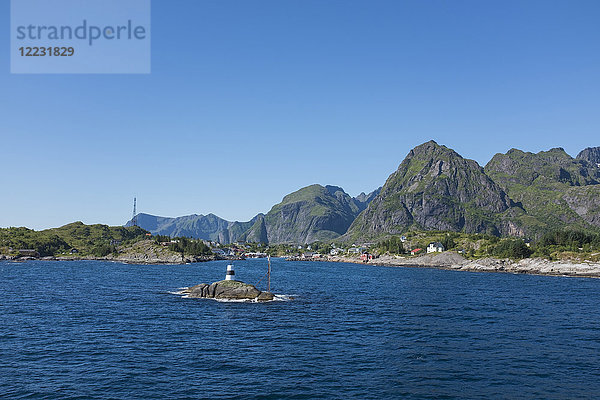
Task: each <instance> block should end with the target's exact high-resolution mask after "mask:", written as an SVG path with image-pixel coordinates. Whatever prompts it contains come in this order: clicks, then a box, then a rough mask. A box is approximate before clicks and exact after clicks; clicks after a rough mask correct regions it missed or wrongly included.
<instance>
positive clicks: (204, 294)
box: [182, 281, 274, 301]
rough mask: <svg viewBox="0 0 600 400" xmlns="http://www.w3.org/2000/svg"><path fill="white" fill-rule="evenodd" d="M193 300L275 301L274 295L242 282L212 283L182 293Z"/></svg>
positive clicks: (202, 284)
mask: <svg viewBox="0 0 600 400" xmlns="http://www.w3.org/2000/svg"><path fill="white" fill-rule="evenodd" d="M182 293H183V294H185V295H187V296H188V297H192V298H208V299H219V300H257V301H269V300H273V299H274V296H273V294H272V293H267V292H261V291H260V290H258V289H257V288H256V287H254V286H253V285H249V284H247V283H244V282H240V281H219V282H214V283H211V284H210V285H208V284H206V283H201V284H199V285H196V286H192V287H190V288H188V289H186V290H184V291H183V292H182Z"/></svg>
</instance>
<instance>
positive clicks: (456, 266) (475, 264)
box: [289, 251, 600, 278]
mask: <svg viewBox="0 0 600 400" xmlns="http://www.w3.org/2000/svg"><path fill="white" fill-rule="evenodd" d="M289 260H290V261H317V262H318V261H329V262H345V263H353V264H364V265H375V266H381V267H408V268H436V269H445V270H452V271H470V272H497V273H510V274H529V275H546V276H569V277H580V278H600V263H593V262H571V261H550V260H546V259H542V258H525V259H522V260H511V259H496V258H482V259H477V260H469V259H466V258H464V257H463V256H461V255H460V254H458V253H454V252H450V251H448V252H444V253H435V254H426V255H422V256H419V257H399V256H381V257H379V258H376V259H373V260H370V261H362V260H360V259H358V258H353V257H343V256H327V257H326V258H317V259H312V260H310V259H300V258H290V259H289Z"/></svg>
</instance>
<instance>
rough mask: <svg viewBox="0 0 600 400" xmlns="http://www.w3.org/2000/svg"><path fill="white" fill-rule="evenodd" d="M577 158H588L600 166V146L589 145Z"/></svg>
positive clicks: (587, 159)
mask: <svg viewBox="0 0 600 400" xmlns="http://www.w3.org/2000/svg"><path fill="white" fill-rule="evenodd" d="M577 159H579V160H586V161H588V162H590V163H592V164H596V166H598V167H600V147H588V148H587V149H584V150H582V151H581V152H580V153H579V154H577Z"/></svg>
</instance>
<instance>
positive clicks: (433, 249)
mask: <svg viewBox="0 0 600 400" xmlns="http://www.w3.org/2000/svg"><path fill="white" fill-rule="evenodd" d="M444 250H445V249H444V245H443V244H441V243H440V242H432V243H429V246H427V253H441V252H443V251H444Z"/></svg>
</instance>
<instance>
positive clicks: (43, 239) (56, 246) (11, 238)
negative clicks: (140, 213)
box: [0, 222, 148, 257]
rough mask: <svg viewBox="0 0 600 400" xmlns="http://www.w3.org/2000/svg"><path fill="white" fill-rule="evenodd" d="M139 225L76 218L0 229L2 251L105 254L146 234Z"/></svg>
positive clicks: (3, 252)
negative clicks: (54, 225)
mask: <svg viewBox="0 0 600 400" xmlns="http://www.w3.org/2000/svg"><path fill="white" fill-rule="evenodd" d="M147 233H148V232H146V231H145V230H143V229H141V228H139V227H128V228H125V227H122V226H116V227H114V226H113V227H111V226H107V225H84V224H83V223H81V222H74V223H72V224H68V225H65V226H63V227H60V228H53V229H46V230H43V231H34V230H32V229H27V228H4V229H0V253H2V254H7V255H17V254H18V253H19V250H21V249H28V250H35V251H37V252H38V253H39V254H40V256H57V255H64V254H69V253H70V252H71V251H72V250H73V249H75V250H77V254H79V255H92V256H100V257H102V256H105V255H108V254H110V253H112V252H114V251H115V250H116V246H117V245H127V244H131V243H134V242H136V241H139V240H143V239H144V238H146V234H147Z"/></svg>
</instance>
